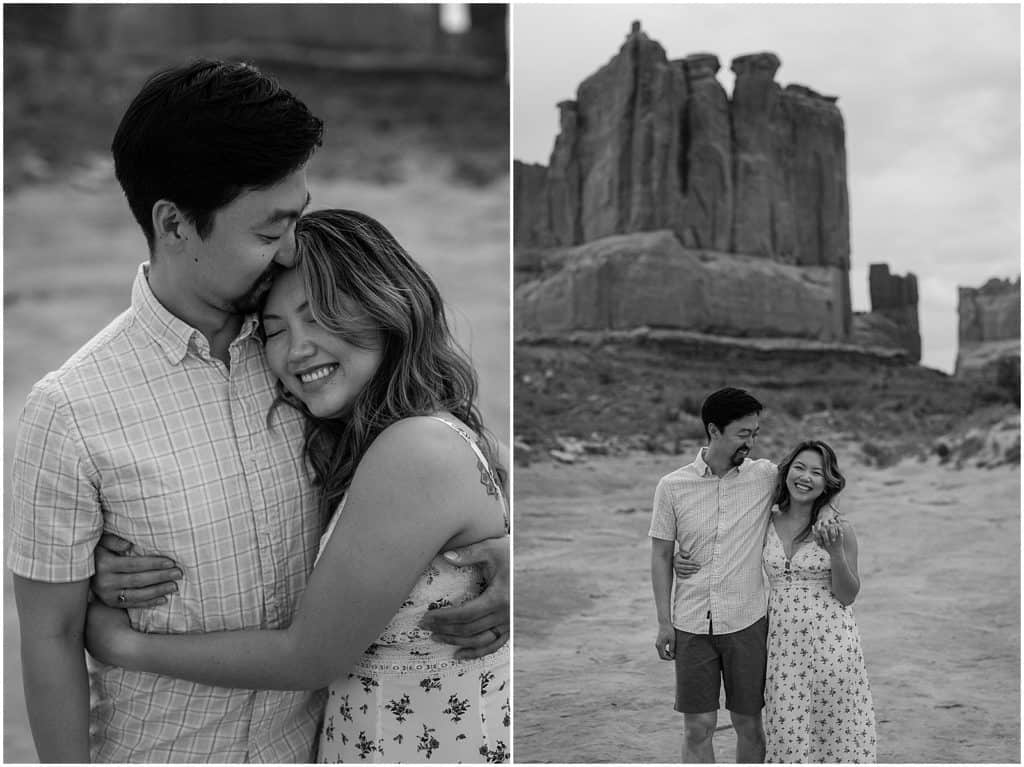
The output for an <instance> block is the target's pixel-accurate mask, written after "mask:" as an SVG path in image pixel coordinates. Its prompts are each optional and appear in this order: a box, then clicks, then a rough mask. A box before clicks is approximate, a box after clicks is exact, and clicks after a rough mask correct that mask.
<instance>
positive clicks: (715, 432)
mask: <svg viewBox="0 0 1024 767" xmlns="http://www.w3.org/2000/svg"><path fill="white" fill-rule="evenodd" d="M708 436H709V437H710V438H711V439H716V438H718V437H721V436H722V430H721V429H719V428H718V427H717V426H715V424H713V423H709V424H708Z"/></svg>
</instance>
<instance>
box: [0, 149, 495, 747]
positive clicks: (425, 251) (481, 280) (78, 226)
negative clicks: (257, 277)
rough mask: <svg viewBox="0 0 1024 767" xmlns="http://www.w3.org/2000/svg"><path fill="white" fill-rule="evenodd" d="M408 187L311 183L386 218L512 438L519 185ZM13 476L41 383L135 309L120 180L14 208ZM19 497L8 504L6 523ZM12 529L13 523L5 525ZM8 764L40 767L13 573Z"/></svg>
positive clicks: (7, 588)
mask: <svg viewBox="0 0 1024 767" xmlns="http://www.w3.org/2000/svg"><path fill="white" fill-rule="evenodd" d="M405 170H406V172H405V173H404V177H405V178H406V179H407V180H406V181H405V182H403V183H402V184H399V185H391V186H377V185H370V184H359V183H351V182H348V183H346V182H324V181H318V180H317V179H315V178H311V179H310V190H311V192H312V195H313V200H314V202H313V206H312V207H313V208H314V209H315V208H321V207H329V206H335V207H348V208H355V209H357V210H361V211H364V212H366V213H369V214H370V215H372V216H374V217H375V218H378V219H380V220H381V222H382V223H384V224H385V225H386V226H387V227H388V228H389V229H391V231H392V232H393V233H394V234H395V236H396V237H397V239H398V240H399V242H401V243H402V244H403V245H404V246H405V247H406V249H408V250H409V251H410V253H412V255H413V256H414V257H415V258H417V259H418V260H419V261H420V262H421V263H422V264H423V265H424V266H425V267H426V268H427V269H428V271H430V273H431V275H432V276H433V277H434V278H435V280H436V281H437V282H438V285H439V287H440V290H441V293H442V295H443V296H444V297H445V299H446V300H447V301H448V303H449V305H450V309H451V312H450V313H451V315H452V320H453V323H454V326H455V331H456V334H457V336H458V337H459V339H460V341H461V343H462V344H463V346H464V347H465V348H466V349H467V350H468V351H469V352H470V354H471V356H472V358H473V361H474V363H475V365H476V368H477V371H478V373H479V376H480V393H481V406H482V411H483V415H484V419H485V422H486V423H487V424H488V425H489V426H490V428H491V429H492V431H493V432H494V433H495V434H496V435H497V436H498V437H499V438H500V439H501V440H502V441H504V442H505V443H506V444H508V441H509V436H508V435H509V416H508V408H509V392H508V380H509V371H508V360H509V311H508V307H509V290H508V284H509V267H508V238H509V235H508V181H507V178H502V179H500V180H498V181H495V182H493V183H491V184H490V185H488V186H485V187H468V186H456V185H453V184H452V183H451V182H450V181H448V180H447V179H448V178H449V175H448V173H447V169H446V168H441V167H437V168H433V167H428V168H407V169H405ZM4 208H5V210H4V229H5V232H4V305H5V307H4V369H5V375H4V478H5V479H7V478H9V477H10V454H11V450H12V449H13V446H14V435H15V431H16V427H17V418H18V415H19V413H20V412H21V407H22V405H23V403H24V400H25V397H26V395H27V394H28V391H29V389H30V388H31V385H32V384H33V383H34V382H35V381H36V380H38V379H39V378H40V377H42V376H43V374H45V373H46V372H47V371H49V370H52V369H54V368H56V367H58V366H59V365H60V364H61V363H62V362H63V361H64V360H65V359H66V358H67V357H68V356H69V355H70V354H71V353H72V352H73V351H74V350H75V349H76V348H78V346H79V345H81V344H82V343H83V342H84V341H86V340H88V339H89V338H90V337H91V336H92V335H93V334H94V333H95V332H96V331H98V330H100V329H101V328H102V327H103V326H104V325H105V324H106V323H107V322H108V321H109V320H110V319H112V318H113V317H114V316H115V315H116V314H117V313H119V312H120V311H122V310H123V309H124V308H126V307H127V305H128V303H129V300H130V290H131V283H132V279H133V278H134V275H135V269H136V267H137V265H138V263H139V262H141V261H143V260H145V258H146V252H145V241H144V239H143V237H142V234H141V232H140V231H139V229H138V227H137V226H136V224H135V222H134V220H132V219H131V216H130V213H129V211H128V206H127V204H126V203H125V202H124V198H123V197H122V195H121V192H120V190H119V188H118V187H117V185H116V182H115V181H114V180H113V178H112V177H110V178H103V177H99V178H93V179H91V180H90V183H89V184H88V185H87V186H82V187H75V186H69V185H62V186H45V187H35V188H31V189H25V190H22V191H19V192H17V193H14V194H11V195H6V196H5V199H4ZM7 503H8V499H7V497H6V495H5V499H4V510H5V513H4V516H5V520H6V516H7ZM5 527H6V524H5ZM3 593H4V603H3V608H4V718H3V722H4V761H5V762H34V761H35V760H36V756H35V748H34V747H33V745H32V740H31V737H30V735H29V731H28V724H27V718H26V714H25V706H24V697H23V694H22V690H21V673H20V664H19V660H18V658H19V652H20V642H19V639H18V631H17V617H16V613H15V608H14V599H13V596H12V594H11V583H10V576H9V575H7V574H6V571H5V576H4V590H3Z"/></svg>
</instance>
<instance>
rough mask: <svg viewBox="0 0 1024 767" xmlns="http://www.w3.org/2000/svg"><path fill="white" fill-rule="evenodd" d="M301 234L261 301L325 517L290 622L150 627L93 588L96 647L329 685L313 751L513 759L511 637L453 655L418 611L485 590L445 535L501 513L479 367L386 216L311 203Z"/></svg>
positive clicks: (106, 654)
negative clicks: (463, 656)
mask: <svg viewBox="0 0 1024 767" xmlns="http://www.w3.org/2000/svg"><path fill="white" fill-rule="evenodd" d="M296 239H297V244H298V252H299V262H298V265H297V266H296V268H294V269H291V270H288V271H286V272H284V273H283V274H282V275H280V276H279V277H278V278H277V279H276V280H275V282H274V285H273V287H272V289H271V291H270V293H269V295H268V297H267V301H266V305H265V307H264V311H263V331H264V333H265V336H266V354H267V360H268V363H269V365H270V367H271V369H272V370H273V371H274V373H275V375H276V376H277V377H278V380H279V383H278V387H279V396H278V402H277V403H275V407H278V406H282V407H296V408H299V409H300V410H301V411H302V412H303V413H304V414H305V415H306V416H307V425H306V430H305V456H306V458H307V460H308V463H309V465H310V467H311V469H312V473H313V475H314V478H315V483H316V485H317V487H318V490H319V497H320V506H321V510H322V511H323V512H325V518H327V516H328V515H329V514H330V513H331V512H333V517H332V518H331V521H330V523H329V525H328V528H327V531H326V532H325V534H324V536H323V539H322V541H321V547H320V554H319V556H318V559H317V564H316V567H315V568H314V571H313V573H312V575H311V576H310V580H309V584H308V586H307V587H306V591H305V594H304V595H303V598H302V602H301V605H300V606H299V608H298V610H297V612H296V615H295V617H294V619H293V621H292V624H291V626H290V627H289V628H287V629H283V630H264V631H256V630H253V631H228V632H216V633H209V634H188V635H184V634H178V635H157V634H143V633H137V632H134V631H132V630H131V629H130V627H129V625H128V622H127V614H126V613H125V612H124V611H122V610H111V609H109V608H106V607H99V606H97V607H95V608H93V609H92V610H91V611H90V614H89V620H88V646H89V650H90V652H91V653H92V654H93V655H95V656H96V657H97V658H99V659H100V660H102V661H105V662H107V663H111V664H115V665H119V666H123V667H126V668H130V669H136V670H142V671H150V672H155V673H160V674H166V675H170V676H177V677H180V678H184V679H189V680H192V681H196V682H200V683H204V684H211V685H218V686H223V687H241V688H252V689H259V688H263V689H317V688H321V687H325V686H328V685H329V686H330V687H329V692H328V702H327V708H326V711H325V715H324V723H323V727H322V730H321V735H320V747H319V748H320V750H319V760H320V761H321V762H334V761H355V760H365V761H376V762H391V763H397V762H425V761H435V762H446V763H452V762H483V761H506V760H507V757H508V753H507V749H508V743H509V737H508V733H509V724H510V721H509V718H510V717H509V704H508V697H509V690H508V681H509V666H508V659H509V650H508V647H507V646H504V647H502V648H501V649H500V650H497V651H495V652H493V653H490V654H488V655H485V656H484V657H482V658H476V659H472V660H460V659H457V658H455V657H454V650H455V648H454V647H453V646H452V645H448V644H442V643H440V642H438V641H436V640H434V639H432V638H431V635H430V632H429V631H426V630H424V629H421V628H419V627H418V623H419V621H420V620H421V619H422V618H423V617H424V615H425V614H426V612H427V611H429V610H431V609H435V608H438V607H446V606H449V605H457V604H461V603H462V602H465V601H466V600H468V599H471V598H472V597H474V596H476V595H477V594H479V593H480V591H481V588H482V584H481V579H480V573H479V572H478V571H477V570H476V569H475V568H459V567H456V566H454V565H452V564H450V563H449V562H448V561H447V560H446V559H445V558H444V557H443V556H440V553H441V552H443V551H447V550H449V549H451V548H453V547H459V546H463V545H466V544H469V543H472V542H475V541H479V540H482V539H484V538H489V537H494V536H500V535H502V534H504V533H505V532H507V530H508V511H507V506H506V503H505V473H504V471H503V469H502V468H501V466H500V463H499V461H498V460H497V457H496V450H495V448H494V446H493V445H492V443H491V442H490V441H489V439H488V438H487V436H486V434H485V433H484V431H483V424H482V423H481V419H480V416H479V414H478V412H477V409H476V405H475V401H474V400H475V394H476V382H475V376H474V373H473V370H472V368H471V366H470V364H469V362H468V361H467V360H466V359H465V357H464V355H463V354H462V353H461V352H460V351H459V350H458V347H457V346H456V344H455V342H454V340H453V338H452V336H451V333H450V331H449V328H448V325H447V323H446V320H445V316H444V306H443V304H442V301H441V298H440V296H439V294H438V292H437V289H436V287H435V286H434V284H433V282H432V281H431V279H430V277H429V276H428V275H427V274H426V273H425V272H424V271H423V270H422V269H421V268H420V267H419V266H418V265H417V264H416V263H415V262H414V261H413V260H412V259H411V258H410V257H409V256H408V254H407V253H406V252H405V251H404V250H403V249H402V247H401V246H400V245H399V244H398V243H397V242H396V241H395V239H394V238H393V237H392V236H391V234H390V233H389V232H388V231H387V230H386V229H384V227H383V226H381V225H380V224H379V223H378V222H376V221H375V220H373V219H371V218H369V217H368V216H364V215H362V214H359V213H355V212H352V211H343V210H325V211H318V212H315V213H311V214H309V215H307V216H305V217H303V218H302V219H301V220H300V222H299V224H298V227H297V231H296ZM341 606H344V609H340V608H341ZM353 616H358V620H356V621H353V620H352V618H353Z"/></svg>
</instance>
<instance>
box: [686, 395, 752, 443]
mask: <svg viewBox="0 0 1024 767" xmlns="http://www.w3.org/2000/svg"><path fill="white" fill-rule="evenodd" d="M762 410H764V405H762V404H761V403H760V402H758V400H757V399H756V398H755V397H754V396H753V395H752V394H751V393H750V392H748V391H745V390H744V389H734V388H733V387H731V386H726V387H725V388H724V389H719V390H718V391H714V392H711V394H709V395H708V396H707V399H705V400H704V404H702V405H701V406H700V420H702V421H703V422H704V433H705V434H707V436H708V439H711V431H710V430H709V429H708V426H709V425H710V424H714V425H715V426H717V427H718V430H719V431H724V430H725V427H726V426H728V425H729V424H731V423H732V422H733V421H737V420H739V419H740V418H746V417H747V416H748V415H753V414H755V413H758V414H759V413H760V412H761V411H762Z"/></svg>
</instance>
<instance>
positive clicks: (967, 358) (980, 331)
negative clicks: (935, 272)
mask: <svg viewBox="0 0 1024 767" xmlns="http://www.w3.org/2000/svg"><path fill="white" fill-rule="evenodd" d="M958 292H959V297H960V300H959V306H958V311H959V314H960V332H959V341H960V344H959V350H958V352H957V358H956V375H957V376H960V377H964V378H971V379H976V380H980V381H986V382H989V383H994V384H996V385H998V386H1000V387H1003V388H1006V389H1009V390H1011V391H1014V392H1016V395H1017V396H1018V397H1019V396H1020V277H1018V278H1017V280H1016V282H1010V281H1009V280H999V279H991V280H989V281H988V282H986V283H985V284H984V285H982V286H981V287H980V288H965V287H960V288H959V289H958Z"/></svg>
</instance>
